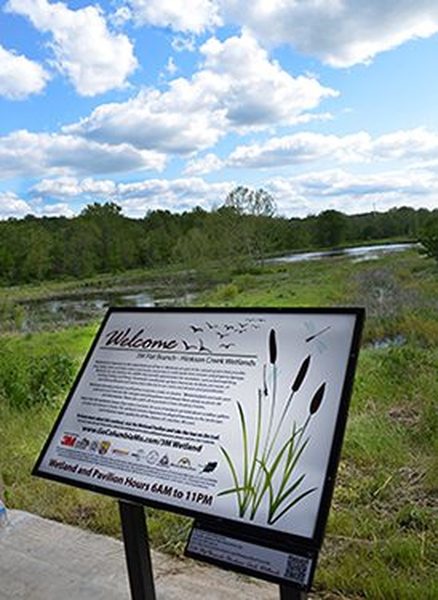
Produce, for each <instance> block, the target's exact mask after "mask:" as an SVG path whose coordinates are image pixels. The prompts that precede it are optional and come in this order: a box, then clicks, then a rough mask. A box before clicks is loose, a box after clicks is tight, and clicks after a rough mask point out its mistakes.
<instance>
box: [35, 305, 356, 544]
mask: <svg viewBox="0 0 438 600" xmlns="http://www.w3.org/2000/svg"><path fill="white" fill-rule="evenodd" d="M356 325H357V314H355V313H354V312H353V311H352V312H348V311H345V312H342V311H327V312H323V311H321V312H311V311H309V313H305V312H302V311H301V312H280V311H278V312H275V311H273V312H269V311H263V312H261V311H260V312H245V311H242V312H235V311H230V312H226V311H223V312H219V311H208V310H205V311H177V310H175V311H166V312H164V311H153V310H152V311H148V310H145V311H135V310H128V309H126V310H112V311H110V313H109V315H108V316H107V319H106V320H105V322H104V325H103V328H102V329H101V331H100V334H99V335H98V337H97V339H96V341H95V344H94V347H93V350H92V351H91V353H90V355H89V357H88V359H87V362H86V364H85V366H84V368H83V370H82V372H81V374H80V377H79V378H78V381H77V382H76V384H75V387H74V388H73V391H72V393H71V395H70V398H69V400H68V402H67V404H66V407H65V408H64V411H63V413H62V416H61V417H60V419H59V420H58V423H57V424H56V426H55V428H54V431H53V432H52V434H51V436H50V438H49V442H48V443H47V444H46V447H45V449H44V451H43V453H42V456H41V457H40V459H39V462H38V464H37V466H36V468H35V474H37V475H41V476H44V477H48V478H53V479H58V480H60V481H64V482H70V483H72V484H74V485H75V484H77V485H82V486H84V487H90V488H92V489H94V490H97V491H99V490H102V491H105V492H106V493H111V494H113V495H114V496H117V497H122V498H123V497H126V496H128V497H130V498H131V499H138V501H139V502H144V503H145V504H147V503H148V502H151V503H154V502H155V503H159V504H160V505H161V506H163V507H164V508H169V509H172V508H175V509H176V510H180V511H182V512H184V511H185V512H187V513H195V514H207V515H209V516H216V517H222V518H227V519H230V520H233V521H236V522H240V523H246V524H253V525H257V526H259V527H264V528H269V529H273V530H277V531H279V532H280V531H281V532H284V533H288V534H294V535H297V536H303V537H306V538H312V537H313V536H314V532H315V527H316V522H317V518H318V514H319V509H320V505H321V499H322V494H323V489H324V485H325V481H326V476H327V470H328V465H329V460H330V456H331V451H332V444H333V439H334V434H335V427H336V423H337V419H338V412H339V408H340V403H341V397H342V395H343V390H344V385H345V380H346V377H347V367H348V365H349V364H350V361H351V352H352V342H353V338H354V335H355V328H356Z"/></svg>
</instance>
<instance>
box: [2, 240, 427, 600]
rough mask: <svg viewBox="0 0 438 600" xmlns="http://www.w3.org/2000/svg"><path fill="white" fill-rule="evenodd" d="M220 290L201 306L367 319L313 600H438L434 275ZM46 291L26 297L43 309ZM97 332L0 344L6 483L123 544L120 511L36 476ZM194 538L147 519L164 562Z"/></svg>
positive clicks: (312, 277) (349, 270)
mask: <svg viewBox="0 0 438 600" xmlns="http://www.w3.org/2000/svg"><path fill="white" fill-rule="evenodd" d="M132 277H133V278H134V276H132ZM205 277H206V276H205V274H204V284H205ZM214 278H215V280H216V281H222V283H220V284H219V285H214V286H211V287H210V289H209V290H208V291H207V292H204V293H203V294H202V295H201V296H199V297H198V299H197V303H198V304H199V305H203V306H242V307H243V306H270V307H271V306H342V305H360V306H365V308H366V310H367V322H366V328H365V332H364V340H363V348H362V351H361V355H360V360H359V366H358V371H357V377H356V382H355V389H354V394H353V398H352V405H351V411H350V417H349V422H348V428H347V433H346V439H345V444H344V449H343V455H342V461H341V464H340V469H339V475H338V481H337V486H336V492H335V496H334V501H333V506H332V510H331V515H330V519H329V525H328V530H327V535H326V539H325V544H324V547H323V550H322V553H321V557H320V563H319V568H318V570H317V575H316V580H315V590H316V594H317V597H318V598H324V599H338V600H339V599H341V598H344V599H350V600H353V599H359V598H368V599H373V600H374V599H377V600H379V599H381V600H411V599H413V598H421V599H422V600H433V599H436V598H438V582H437V579H436V573H437V572H438V518H437V517H438V408H437V407H438V403H437V398H438V377H437V365H438V268H437V267H436V266H435V263H434V262H433V261H431V260H427V259H425V258H424V257H421V256H419V255H418V254H417V253H416V252H415V251H408V252H405V253H403V254H400V255H392V256H387V257H385V258H383V259H379V260H374V261H368V262H357V263H353V262H351V261H350V260H349V259H345V258H337V259H333V260H331V261H330V262H327V261H316V262H311V263H298V264H288V265H275V266H265V267H263V268H262V267H256V268H254V269H252V270H251V271H250V272H241V273H234V274H233V275H231V276H228V277H227V278H225V276H224V274H217V273H216V275H215V276H214ZM104 279H105V278H103V279H102V285H104ZM108 281H109V279H108ZM108 281H107V283H108ZM77 285H78V284H76V289H77ZM67 287H68V288H70V284H68V286H67ZM74 288H75V284H73V283H72V284H71V289H72V290H73V289H74ZM44 289H46V293H47V288H44V286H43V287H42V288H37V287H33V288H32V292H31V293H32V295H33V296H35V297H36V296H38V295H44V292H43V290H44ZM52 289H53V288H52V287H50V290H52ZM16 291H17V298H19V297H23V294H24V292H23V291H19V290H18V289H17V290H16ZM28 291H29V290H28ZM0 296H1V294H0ZM95 330H96V324H92V325H88V326H86V327H70V328H66V329H62V330H60V331H53V332H43V333H35V334H27V335H24V334H9V335H6V334H5V335H3V336H2V337H0V341H1V345H0V424H1V425H0V428H1V436H2V439H1V443H0V465H1V466H0V469H1V471H0V475H1V477H2V478H3V481H4V484H5V489H6V501H7V504H8V505H9V506H10V507H14V508H20V509H24V510H29V511H31V512H35V513H38V514H41V515H44V516H47V517H50V518H54V519H57V520H61V521H64V522H68V523H73V524H76V525H79V526H81V527H87V528H90V529H92V530H93V531H97V532H104V533H108V534H110V535H115V536H119V535H120V528H119V516H118V511H117V506H116V503H115V502H114V501H113V500H110V499H108V498H105V497H103V496H98V495H93V494H91V493H87V492H84V491H80V490H78V489H75V488H70V487H66V486H62V485H58V484H54V483H49V482H46V481H42V480H38V479H34V478H31V477H30V474H29V473H30V470H31V468H32V466H33V463H34V461H35V459H36V456H37V454H38V452H39V449H40V448H41V446H42V443H43V441H44V440H45V438H46V436H47V434H48V431H49V429H50V428H51V425H52V423H53V421H54V419H55V416H56V414H57V412H58V410H59V407H60V405H61V404H62V402H63V397H64V394H65V391H66V389H67V388H68V386H69V384H70V383H71V381H72V378H73V376H74V372H75V371H76V369H77V367H78V365H79V363H80V361H81V359H82V357H83V356H84V354H85V352H86V350H87V348H88V346H89V344H90V342H91V339H92V337H93V335H94V332H95ZM189 526H190V522H189V520H188V519H185V518H182V517H177V516H175V515H172V514H170V513H165V512H161V511H154V510H150V511H149V528H150V534H151V537H152V542H153V544H154V546H155V547H156V548H158V549H161V550H164V551H166V552H171V553H176V554H178V553H180V552H181V550H182V548H183V546H184V540H185V536H186V534H187V531H188V528H189Z"/></svg>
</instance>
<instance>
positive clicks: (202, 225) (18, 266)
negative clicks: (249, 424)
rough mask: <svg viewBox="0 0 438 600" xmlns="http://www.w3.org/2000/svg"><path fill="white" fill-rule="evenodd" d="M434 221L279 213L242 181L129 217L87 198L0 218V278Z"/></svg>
mask: <svg viewBox="0 0 438 600" xmlns="http://www.w3.org/2000/svg"><path fill="white" fill-rule="evenodd" d="M436 222H438V210H435V211H429V210H426V209H419V210H415V209H413V208H408V207H401V208H394V209H391V210H389V211H387V212H369V213H363V214H357V215H345V214H343V213H341V212H339V211H336V210H326V211H323V212H321V213H320V214H318V215H310V216H307V217H305V218H286V217H281V216H278V215H277V214H276V211H275V202H274V199H273V198H272V197H271V196H270V195H269V194H268V193H267V192H265V191H264V190H250V189H248V188H244V187H242V186H239V187H238V188H236V189H235V190H233V191H232V192H231V193H230V194H229V195H228V197H227V198H226V199H225V201H224V203H223V204H222V205H221V206H219V207H218V208H215V209H213V210H211V211H206V210H203V209H202V208H199V207H196V208H194V209H193V210H191V211H187V212H183V213H172V212H170V211H168V210H154V211H149V212H147V214H146V215H145V216H144V218H140V219H133V218H129V217H126V216H124V215H123V214H122V211H121V208H120V207H119V206H118V205H117V204H114V203H106V204H103V205H102V204H98V203H93V204H90V205H88V206H87V207H86V208H85V209H84V210H83V211H82V212H81V213H80V214H79V215H78V216H77V217H74V218H66V217H41V218H39V217H35V216H31V215H29V216H26V217H25V218H23V219H15V218H10V219H8V220H6V221H2V222H0V283H1V284H2V285H10V284H19V283H28V282H32V281H38V280H43V279H60V278H66V277H76V278H84V277H90V276H93V275H96V274H99V273H105V272H117V271H123V270H126V269H131V268H137V267H142V268H144V267H160V266H165V265H172V264H175V265H181V266H182V267H185V268H200V267H202V266H203V265H205V264H208V263H209V262H211V261H215V260H221V261H224V262H226V263H227V264H233V263H238V262H244V261H255V260H261V259H263V257H265V256H267V255H274V254H279V253H283V252H289V251H294V250H313V249H317V248H333V247H337V246H340V245H343V244H356V243H365V242H367V243H368V242H372V241H373V240H382V239H391V238H400V239H405V240H416V239H418V237H419V234H420V232H421V231H423V230H427V228H428V227H429V229H430V223H436ZM433 229H434V228H433V227H432V230H433Z"/></svg>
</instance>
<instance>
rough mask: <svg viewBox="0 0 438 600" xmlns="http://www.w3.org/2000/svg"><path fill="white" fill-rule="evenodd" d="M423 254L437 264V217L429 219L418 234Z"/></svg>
mask: <svg viewBox="0 0 438 600" xmlns="http://www.w3.org/2000/svg"><path fill="white" fill-rule="evenodd" d="M420 242H421V245H422V250H423V252H424V253H425V254H426V255H427V256H429V257H430V258H434V259H435V260H436V261H437V262H438V216H437V217H435V218H432V219H430V220H429V221H428V222H427V223H426V225H425V227H424V229H423V230H422V232H421V234H420Z"/></svg>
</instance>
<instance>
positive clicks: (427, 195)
mask: <svg viewBox="0 0 438 600" xmlns="http://www.w3.org/2000/svg"><path fill="white" fill-rule="evenodd" d="M0 7H1V8H0V176H1V180H0V218H2V219H4V218H9V217H23V216H25V215H26V214H35V215H39V216H42V215H67V216H73V215H75V214H78V213H79V212H80V211H81V209H82V208H83V207H84V206H86V205H87V204H88V203H90V202H95V201H97V202H107V201H111V202H117V203H118V204H119V205H120V206H121V207H122V209H123V212H124V214H126V215H129V216H133V217H142V216H143V215H144V214H146V212H147V211H148V210H151V209H157V208H162V209H169V210H172V211H181V210H190V209H192V208H194V207H195V206H201V207H203V208H205V209H211V208H212V207H216V206H219V205H220V204H222V203H223V201H224V200H225V197H226V195H227V193H228V192H229V191H230V190H231V189H232V188H233V187H234V186H236V185H239V184H243V185H247V186H249V187H263V188H264V189H266V190H268V191H269V192H271V194H272V195H273V196H274V198H275V200H276V203H277V207H278V212H279V213H280V214H283V215H287V216H305V215H307V214H315V213H318V212H320V211H321V210H325V209H328V208H334V209H337V210H341V211H344V212H347V213H357V212H365V211H369V210H382V211H383V210H387V209H389V208H391V207H393V206H402V205H404V206H413V207H426V208H434V207H436V206H438V202H437V198H438V111H437V108H436V107H437V106H438V78H437V77H436V65H437V58H438V35H437V34H438V3H437V2H436V0H416V2H412V1H411V0H368V2H366V3H365V2H363V0H303V1H302V2H296V1H294V0H290V1H289V2H279V1H274V0H256V1H253V2H252V3H248V2H246V1H244V0H115V1H102V2H100V3H99V4H97V3H92V2H88V1H86V0H75V1H72V0H68V1H66V2H49V1H48V0H7V1H2V2H1V3H0Z"/></svg>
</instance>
